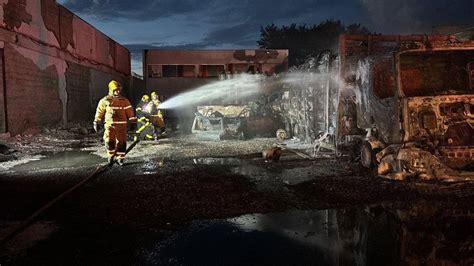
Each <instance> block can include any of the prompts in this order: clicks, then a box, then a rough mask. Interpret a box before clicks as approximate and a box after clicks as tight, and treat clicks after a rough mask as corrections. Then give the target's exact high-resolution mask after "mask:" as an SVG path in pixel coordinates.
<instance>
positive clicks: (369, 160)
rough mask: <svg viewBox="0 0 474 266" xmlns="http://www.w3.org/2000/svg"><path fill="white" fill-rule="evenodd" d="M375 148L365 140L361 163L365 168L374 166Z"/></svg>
mask: <svg viewBox="0 0 474 266" xmlns="http://www.w3.org/2000/svg"><path fill="white" fill-rule="evenodd" d="M374 157H375V154H374V150H372V146H371V145H370V143H369V142H367V141H364V142H363V143H362V145H361V148H360V163H361V164H362V166H363V167H365V168H372V167H373V166H374Z"/></svg>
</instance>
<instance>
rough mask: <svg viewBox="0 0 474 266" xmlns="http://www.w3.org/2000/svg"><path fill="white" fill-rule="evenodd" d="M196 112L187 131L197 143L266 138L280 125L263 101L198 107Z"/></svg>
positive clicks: (276, 116)
mask: <svg viewBox="0 0 474 266" xmlns="http://www.w3.org/2000/svg"><path fill="white" fill-rule="evenodd" d="M197 110H198V111H197V112H196V113H195V118H194V122H193V126H192V129H191V132H192V133H193V134H194V135H195V136H196V137H197V138H198V139H200V140H224V139H249V138H253V137H269V136H274V135H275V132H276V131H277V130H278V129H279V128H281V127H282V125H283V123H282V120H281V117H280V116H279V115H278V114H277V113H273V112H271V111H269V110H268V109H267V108H266V105H265V104H264V103H263V102H249V103H248V104H247V105H209V106H198V107H197Z"/></svg>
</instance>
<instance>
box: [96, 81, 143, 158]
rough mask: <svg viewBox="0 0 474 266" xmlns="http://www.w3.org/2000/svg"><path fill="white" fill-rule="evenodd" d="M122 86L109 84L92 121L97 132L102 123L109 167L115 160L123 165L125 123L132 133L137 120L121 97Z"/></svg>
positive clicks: (125, 135)
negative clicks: (107, 90) (107, 91)
mask: <svg viewBox="0 0 474 266" xmlns="http://www.w3.org/2000/svg"><path fill="white" fill-rule="evenodd" d="M121 90H122V86H121V85H120V83H118V82H117V81H115V80H111V81H110V82H109V94H108V95H107V96H105V97H104V98H102V99H101V100H100V101H99V104H98V105H97V110H96V113H95V120H94V130H95V131H96V132H97V131H98V127H99V124H100V123H101V122H102V121H104V122H105V125H104V129H105V131H104V143H105V146H106V149H107V155H108V158H109V159H108V162H109V164H110V165H112V164H113V163H114V158H116V159H117V163H118V164H119V165H123V163H124V158H125V151H126V148H127V122H130V129H131V130H132V131H134V130H135V129H136V125H137V118H136V117H135V114H134V112H133V107H132V105H131V104H130V101H129V100H128V99H127V98H125V97H123V96H122V95H121Z"/></svg>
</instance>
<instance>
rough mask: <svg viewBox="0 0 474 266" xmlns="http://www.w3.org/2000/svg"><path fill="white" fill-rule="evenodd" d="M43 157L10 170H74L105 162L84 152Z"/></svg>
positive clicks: (68, 152)
mask: <svg viewBox="0 0 474 266" xmlns="http://www.w3.org/2000/svg"><path fill="white" fill-rule="evenodd" d="M43 156H44V157H43V158H41V159H39V160H36V161H31V162H27V163H25V164H21V165H16V166H14V167H13V168H11V170H13V171H17V172H27V171H41V170H52V169H65V168H75V167H82V166H87V165H96V164H98V163H103V162H105V160H104V159H103V158H101V157H99V156H97V155H93V154H90V153H89V152H85V151H65V152H59V153H55V154H48V153H45V155H43Z"/></svg>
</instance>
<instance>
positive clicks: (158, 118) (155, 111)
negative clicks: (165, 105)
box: [151, 92, 166, 140]
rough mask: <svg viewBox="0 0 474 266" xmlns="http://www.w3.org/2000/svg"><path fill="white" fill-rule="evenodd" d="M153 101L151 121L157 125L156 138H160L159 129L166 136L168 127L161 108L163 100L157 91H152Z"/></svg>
mask: <svg viewBox="0 0 474 266" xmlns="http://www.w3.org/2000/svg"><path fill="white" fill-rule="evenodd" d="M151 102H152V103H153V105H152V110H151V123H152V124H153V126H154V127H155V139H156V140H158V130H159V131H160V134H161V135H162V136H164V135H165V134H166V131H165V130H166V127H165V121H164V119H163V114H162V113H161V110H160V109H159V107H160V104H161V102H160V99H159V96H158V94H157V93H156V92H152V93H151Z"/></svg>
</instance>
